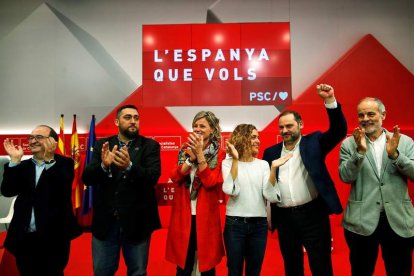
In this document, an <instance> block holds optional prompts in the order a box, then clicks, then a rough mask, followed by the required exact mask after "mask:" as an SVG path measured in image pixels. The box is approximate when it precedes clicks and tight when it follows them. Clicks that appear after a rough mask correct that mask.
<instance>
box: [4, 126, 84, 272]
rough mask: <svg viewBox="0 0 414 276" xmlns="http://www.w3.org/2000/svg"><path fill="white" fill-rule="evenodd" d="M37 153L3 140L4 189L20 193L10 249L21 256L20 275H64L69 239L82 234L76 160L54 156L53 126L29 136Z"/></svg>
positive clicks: (6, 193)
mask: <svg viewBox="0 0 414 276" xmlns="http://www.w3.org/2000/svg"><path fill="white" fill-rule="evenodd" d="M28 140H29V141H28V142H29V148H30V150H31V152H32V154H33V157H32V158H31V159H28V160H24V161H22V157H23V149H22V147H21V146H16V145H14V144H13V141H12V140H9V139H6V140H4V148H5V150H6V152H7V154H8V155H9V157H10V162H9V163H8V164H6V165H5V166H4V175H3V182H2V185H1V192H2V194H3V195H4V196H7V197H12V196H17V198H16V202H15V205H14V215H13V219H12V221H11V223H10V227H9V230H8V232H7V237H6V241H5V243H4V244H5V247H6V248H7V249H8V250H9V251H10V252H11V253H12V254H13V255H14V256H15V257H16V263H17V268H18V270H19V272H20V273H21V275H63V271H64V269H65V267H66V265H67V263H68V260H69V250H70V241H71V239H74V238H75V237H77V236H79V235H80V234H81V228H80V227H79V225H78V224H77V223H76V218H75V216H74V214H73V210H72V201H71V192H72V181H73V178H74V163H73V160H72V159H70V158H67V157H63V156H60V155H58V154H55V150H56V141H57V140H58V135H57V134H56V132H55V131H54V130H53V129H52V128H51V127H49V126H45V125H40V126H38V127H36V128H35V129H34V130H33V131H32V133H31V135H30V136H29V139H28Z"/></svg>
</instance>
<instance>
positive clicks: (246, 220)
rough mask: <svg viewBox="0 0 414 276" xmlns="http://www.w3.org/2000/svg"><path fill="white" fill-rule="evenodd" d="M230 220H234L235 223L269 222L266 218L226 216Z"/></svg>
mask: <svg viewBox="0 0 414 276" xmlns="http://www.w3.org/2000/svg"><path fill="white" fill-rule="evenodd" d="M226 217H228V218H230V219H233V220H235V221H240V222H244V223H259V222H264V221H267V218H266V217H237V216H226Z"/></svg>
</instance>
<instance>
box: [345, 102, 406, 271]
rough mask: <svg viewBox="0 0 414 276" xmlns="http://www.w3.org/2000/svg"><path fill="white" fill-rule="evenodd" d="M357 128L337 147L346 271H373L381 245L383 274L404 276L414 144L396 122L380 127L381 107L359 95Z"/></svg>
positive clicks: (379, 104) (383, 110)
mask: <svg viewBox="0 0 414 276" xmlns="http://www.w3.org/2000/svg"><path fill="white" fill-rule="evenodd" d="M357 112H358V122H359V127H357V128H355V129H354V131H353V133H352V136H350V137H348V138H347V139H346V140H345V141H344V142H343V143H342V146H341V152H340V165H339V175H340V177H341V179H342V180H343V181H344V182H346V183H349V184H351V193H350V195H349V199H348V204H347V206H346V209H345V213H344V217H343V222H342V224H343V226H344V228H345V230H344V231H345V239H346V242H347V244H348V247H349V249H350V258H349V259H350V262H351V268H352V275H373V274H374V270H375V263H376V261H377V257H378V248H379V246H380V245H381V251H382V258H383V260H384V263H385V270H386V272H387V275H398V276H409V275H412V274H411V270H412V254H413V243H414V208H413V204H412V203H411V199H410V195H409V194H408V183H407V179H408V178H409V179H411V181H414V143H413V139H411V138H410V137H408V136H406V135H403V134H400V128H399V127H398V125H396V126H394V127H393V132H392V133H391V132H389V131H387V130H386V129H384V128H383V127H382V122H383V120H385V117H386V111H385V106H384V104H383V103H382V102H381V100H379V99H377V98H364V99H362V100H361V101H360V102H359V104H358V107H357Z"/></svg>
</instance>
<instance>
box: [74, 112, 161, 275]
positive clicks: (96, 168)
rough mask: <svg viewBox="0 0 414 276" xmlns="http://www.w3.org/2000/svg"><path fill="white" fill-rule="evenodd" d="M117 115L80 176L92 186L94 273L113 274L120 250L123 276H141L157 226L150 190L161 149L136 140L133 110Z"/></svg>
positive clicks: (157, 172)
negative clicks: (112, 129)
mask: <svg viewBox="0 0 414 276" xmlns="http://www.w3.org/2000/svg"><path fill="white" fill-rule="evenodd" d="M116 116H117V117H116V119H115V125H116V126H117V127H118V130H119V132H118V135H115V136H111V137H108V138H104V139H101V140H99V141H97V143H96V145H95V147H94V149H93V157H92V161H91V162H90V163H89V165H88V166H87V167H86V169H85V171H84V173H83V176H82V179H83V181H84V183H86V184H87V185H91V186H93V187H94V189H93V191H94V198H93V208H94V210H93V219H92V234H93V237H92V257H93V269H94V274H95V275H114V274H115V272H116V270H117V269H118V264H119V256H120V249H121V248H122V252H123V256H124V260H125V263H126V265H127V270H128V271H127V273H128V275H146V269H147V263H148V254H149V246H150V239H151V233H152V232H153V231H154V230H155V229H158V228H160V227H161V223H160V218H159V214H158V206H157V201H156V197H155V188H154V186H155V185H156V184H157V182H158V178H159V177H160V175H161V158H160V145H159V144H158V143H157V142H156V141H154V140H152V139H149V138H145V137H144V136H141V135H139V119H140V118H139V114H138V110H137V108H136V107H135V106H133V105H125V106H121V107H120V108H119V109H118V110H117V115H116Z"/></svg>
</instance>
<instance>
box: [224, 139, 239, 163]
mask: <svg viewBox="0 0 414 276" xmlns="http://www.w3.org/2000/svg"><path fill="white" fill-rule="evenodd" d="M226 152H227V153H228V154H229V155H230V156H231V157H232V158H233V159H235V160H239V153H238V152H237V150H236V148H235V147H234V145H233V144H230V142H229V141H227V142H226Z"/></svg>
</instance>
